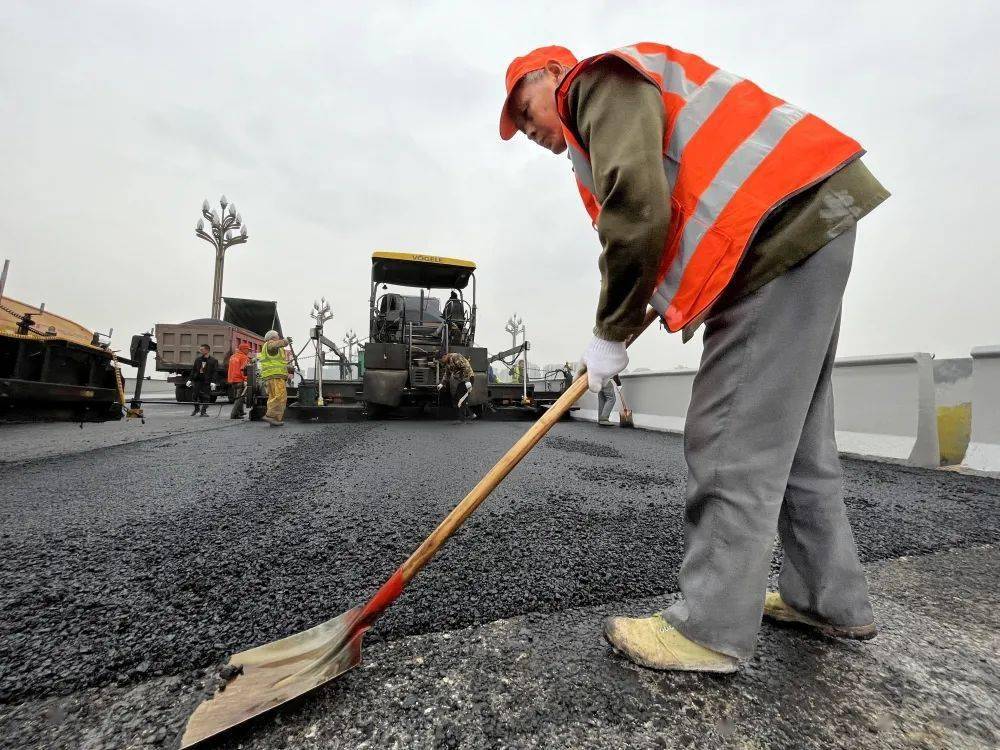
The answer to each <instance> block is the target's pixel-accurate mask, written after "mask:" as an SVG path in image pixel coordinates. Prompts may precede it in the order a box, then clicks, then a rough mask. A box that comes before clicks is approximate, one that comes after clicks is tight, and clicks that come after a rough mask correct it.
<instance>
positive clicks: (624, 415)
mask: <svg viewBox="0 0 1000 750" xmlns="http://www.w3.org/2000/svg"><path fill="white" fill-rule="evenodd" d="M611 382H612V383H614V384H615V390H616V391H617V392H618V400H619V401H620V402H621V407H620V408H619V409H618V426H619V427H626V428H632V427H635V422H633V421H632V410H631V409H629V408H628V404H627V403H625V396H623V395H622V389H621V386H620V385H618V383H615V381H614V380H612V381H611Z"/></svg>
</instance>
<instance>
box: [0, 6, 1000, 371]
mask: <svg viewBox="0 0 1000 750" xmlns="http://www.w3.org/2000/svg"><path fill="white" fill-rule="evenodd" d="M281 5H282V4H279V3H273V2H257V1H256V0H254V1H249V2H248V1H244V2H239V3H227V2H214V3H193V2H166V1H164V0H161V2H156V3H150V2H137V1H132V2H44V1H42V0H32V1H31V2H13V1H12V0H4V2H3V3H0V149H2V152H3V159H2V162H3V178H2V180H0V228H2V234H0V243H2V245H0V257H10V258H11V259H12V260H13V269H12V275H11V279H10V281H9V284H8V294H10V295H11V296H13V297H16V298H20V299H23V300H25V301H28V302H35V303H37V302H40V301H45V302H46V303H47V304H48V306H49V307H50V308H51V309H53V310H54V311H56V312H59V313H62V314H65V315H68V316H69V317H72V318H74V319H77V320H79V321H80V322H81V323H84V324H85V325H87V326H89V327H92V328H97V329H99V330H104V331H106V330H107V329H108V328H109V327H111V326H113V327H114V329H115V343H116V344H117V345H120V346H124V345H127V341H128V337H129V336H130V335H131V334H132V333H134V332H139V331H142V330H144V329H149V328H150V327H151V326H152V325H153V324H154V323H156V322H180V321H183V320H187V319H190V318H195V317H201V316H204V315H207V314H208V313H209V306H210V299H211V288H212V256H211V252H210V248H209V247H208V245H206V244H205V243H203V242H202V241H201V240H198V239H196V238H195V236H194V224H195V222H196V221H197V219H198V217H199V208H200V205H201V202H202V200H203V199H204V198H209V199H210V200H211V201H212V202H213V203H214V202H216V201H217V200H218V198H219V195H220V194H222V193H225V194H226V195H227V196H228V197H229V198H230V199H231V200H233V201H234V202H235V203H236V204H237V206H238V207H239V209H240V211H241V212H242V214H243V217H244V220H245V222H246V223H247V225H248V227H249V230H250V241H249V242H248V243H247V244H246V245H242V246H239V247H237V248H235V249H234V250H233V251H231V253H230V255H229V256H228V258H227V266H226V279H225V293H226V294H229V295H233V296H243V297H256V298H263V299H276V300H277V301H278V303H279V310H280V313H281V317H282V321H283V323H284V326H285V330H286V332H287V333H290V334H292V335H297V336H298V337H299V338H300V339H301V340H302V341H304V340H305V334H306V328H307V326H308V323H309V318H308V317H307V313H308V310H309V307H310V306H311V304H312V300H313V299H314V298H316V297H319V296H320V295H326V297H327V298H328V299H330V300H331V301H332V305H333V309H334V313H335V316H336V317H335V318H334V320H333V322H332V330H333V332H334V333H335V335H336V338H338V339H339V338H340V337H341V336H342V334H343V331H344V330H345V329H346V328H349V327H352V328H354V329H355V330H356V331H358V332H359V334H360V335H366V333H367V302H368V274H369V267H370V260H369V258H370V254H371V251H372V250H374V249H391V250H403V251H422V252H431V253H435V254H440V255H453V256H458V257H466V258H471V259H473V260H475V261H476V262H477V263H478V264H479V272H478V278H479V303H480V311H481V317H480V325H479V331H480V333H481V336H480V339H481V343H484V344H486V345H487V346H489V347H490V349H491V351H492V350H496V349H498V348H501V347H504V346H506V345H509V344H508V342H509V339H508V338H507V336H506V334H505V333H503V323H504V321H505V320H506V318H507V317H508V316H509V315H510V313H511V312H513V311H515V310H516V311H517V312H518V313H519V314H520V315H522V317H523V318H524V320H525V322H526V324H527V326H528V336H529V338H530V339H531V340H532V342H533V344H534V349H535V355H536V356H535V359H537V360H541V361H555V360H559V359H575V358H576V356H577V355H578V354H579V352H580V350H581V349H582V348H583V346H584V345H585V344H586V342H587V340H588V338H589V336H590V330H591V327H592V325H593V312H594V307H595V301H596V295H597V290H598V286H599V276H598V271H597V256H598V253H599V249H600V248H599V245H598V242H597V236H596V234H595V233H594V231H593V230H592V229H591V228H590V225H589V221H588V220H587V217H586V215H585V213H584V210H583V208H582V206H581V205H580V201H579V198H578V196H577V193H576V189H575V186H574V182H573V179H572V176H571V173H570V166H569V162H568V161H567V160H566V159H564V158H561V157H554V156H552V155H551V154H549V153H548V152H544V151H542V150H541V149H539V148H538V147H536V146H534V145H533V144H530V143H529V142H527V141H526V140H525V139H523V138H521V137H518V138H516V139H515V140H514V141H512V142H510V143H502V142H501V141H500V140H499V139H498V136H497V117H498V108H499V106H500V102H501V101H502V98H503V76H504V71H505V70H506V67H507V63H508V62H509V61H510V58H511V57H512V56H514V55H515V54H520V53H522V52H524V51H526V50H528V49H530V48H532V47H535V46H539V45H542V44H552V43H560V44H564V45H566V46H568V47H570V48H571V49H573V50H574V52H575V53H576V54H577V55H578V56H580V57H583V56H586V55H590V54H596V53H598V52H602V51H605V50H607V49H610V48H613V47H616V46H620V45H623V44H628V43H632V42H635V41H644V40H652V41H660V42H663V43H667V44H670V45H672V46H675V47H678V48H680V49H683V50H687V51H691V52H695V53H697V54H700V55H701V56H702V57H705V58H706V59H707V60H709V61H710V62H712V63H714V64H716V65H719V66H720V67H723V68H726V69H728V70H731V71H733V72H735V73H738V74H740V75H743V76H745V77H748V78H751V79H752V80H754V81H755V82H757V83H758V84H760V85H761V86H763V87H764V88H765V89H767V90H769V91H771V92H773V93H775V94H777V95H778V96H780V97H782V98H784V99H787V100H789V101H791V102H793V103H795V104H797V105H799V106H801V107H803V108H804V109H807V110H809V111H811V112H814V113H816V114H817V115H819V116H821V117H823V118H825V119H827V120H829V121H830V122H832V123H833V124H834V125H836V126H837V127H839V128H841V129H842V130H844V131H845V132H847V133H848V134H850V135H852V136H853V137H855V138H857V139H858V140H860V141H861V143H862V144H863V145H864V146H865V148H866V149H867V150H868V152H869V153H868V155H867V156H866V157H865V160H866V162H867V164H868V165H869V167H870V168H871V170H872V171H873V172H874V173H875V175H876V176H877V177H879V179H880V180H881V181H882V182H883V183H884V184H885V185H886V187H888V188H889V189H890V190H891V191H892V193H893V197H892V198H891V199H890V200H889V201H888V202H886V203H885V204H883V205H882V206H881V207H880V208H878V209H877V210H876V211H875V212H874V213H873V214H871V215H870V216H869V217H867V218H866V219H864V220H863V222H862V224H861V226H860V230H859V239H858V248H857V251H856V255H855V264H854V272H853V275H852V278H851V282H850V284H849V287H848V291H847V297H846V308H845V313H844V321H843V332H842V336H841V348H840V352H841V355H842V356H849V355H861V354H875V353H889V352H902V351H913V350H921V351H929V352H934V353H936V354H937V355H938V356H939V357H944V356H963V355H967V354H968V351H969V349H970V348H971V347H972V346H975V345H981V344H995V343H1000V330H998V323H1000V299H998V295H997V293H996V289H997V285H998V284H997V282H998V280H1000V273H998V271H997V260H996V256H997V250H998V241H997V239H996V232H995V229H993V227H995V225H996V214H995V213H994V211H996V207H997V205H998V203H1000V200H998V199H1000V188H998V183H997V179H998V175H1000V157H998V156H997V149H996V144H997V133H998V127H997V122H998V119H1000V96H998V94H997V91H998V86H997V81H998V80H1000V55H998V53H997V51H996V50H997V43H996V34H997V31H998V29H1000V3H996V2H988V1H985V0H984V1H983V2H973V1H970V0H959V1H958V2H952V3H938V2H914V1H913V0H910V1H909V2H878V3H872V2H867V3H865V2H839V3H835V4H831V3H830V2H829V1H828V0H827V1H825V2H808V1H805V0H795V1H794V2H766V1H765V0H759V1H758V2H754V3H741V4H740V7H734V6H736V4H735V3H731V2H706V1H704V0H702V1H701V2H676V1H669V2H668V1H666V0H659V1H658V2H649V3H645V2H628V3H622V2H606V3H604V2H602V3H596V2H595V3H587V2H555V1H553V0H549V1H548V2H545V3H517V2H503V3H486V2H476V3H468V2H462V3H459V2H426V3H403V2H399V3H391V2H384V3H377V4H371V6H370V7H368V4H364V3H351V4H348V3H332V2H326V3H310V2H298V3H295V4H293V5H288V4H284V8H282V7H280V6H281ZM699 338H700V337H699ZM699 356H700V343H699V342H698V340H695V341H692V342H691V343H690V344H688V345H682V344H681V342H680V337H679V336H668V335H667V334H666V333H662V332H661V333H655V334H651V335H647V337H646V339H645V341H643V342H641V343H640V344H638V345H637V346H636V347H635V351H634V353H633V365H632V366H633V367H638V366H645V367H653V368H659V367H666V368H672V367H674V366H676V365H678V364H683V365H689V366H693V365H696V364H697V361H698V357H699Z"/></svg>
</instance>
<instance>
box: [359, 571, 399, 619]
mask: <svg viewBox="0 0 1000 750" xmlns="http://www.w3.org/2000/svg"><path fill="white" fill-rule="evenodd" d="M402 593H403V570H402V568H400V569H398V570H397V571H396V572H395V573H393V574H392V577H391V578H390V579H389V580H388V581H386V582H385V583H383V584H382V588H380V589H379V590H378V591H377V592H376V593H375V596H373V597H372V600H371V601H370V602H368V604H366V605H365V608H364V611H363V612H362V613H361V618H360V622H363V623H364V624H365V625H371V624H372V623H373V622H374V621H375V620H376V619H377V618H378V616H379V615H380V614H382V613H383V612H384V611H385V609H386V607H388V606H389V605H390V604H392V603H393V602H394V601H396V599H398V598H399V595H400V594H402Z"/></svg>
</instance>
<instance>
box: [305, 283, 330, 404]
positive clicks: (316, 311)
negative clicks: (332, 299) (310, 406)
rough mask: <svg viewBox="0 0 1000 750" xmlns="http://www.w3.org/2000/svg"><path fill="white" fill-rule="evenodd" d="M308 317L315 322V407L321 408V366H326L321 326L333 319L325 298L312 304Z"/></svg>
mask: <svg viewBox="0 0 1000 750" xmlns="http://www.w3.org/2000/svg"><path fill="white" fill-rule="evenodd" d="M309 317H311V318H312V319H313V320H315V321H316V326H315V327H314V328H313V330H314V331H315V333H316V335H315V336H313V342H314V343H315V344H316V406H323V366H324V365H325V364H326V356H325V355H324V354H323V325H324V324H325V323H326V322H327V321H328V320H330V318H332V317H333V312H331V310H330V303H329V302H327V301H326V297H322V298H320V301H319V302H313V309H312V311H311V312H310V313H309Z"/></svg>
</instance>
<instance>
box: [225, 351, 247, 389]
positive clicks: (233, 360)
mask: <svg viewBox="0 0 1000 750" xmlns="http://www.w3.org/2000/svg"><path fill="white" fill-rule="evenodd" d="M249 361H250V358H249V357H248V356H247V355H246V354H244V353H243V352H241V351H237V352H235V353H234V354H233V356H231V357H230V358H229V371H228V372H227V373H226V382H228V383H245V382H246V381H247V376H246V374H245V373H244V372H243V367H244V366H245V365H246V363H247V362H249Z"/></svg>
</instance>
